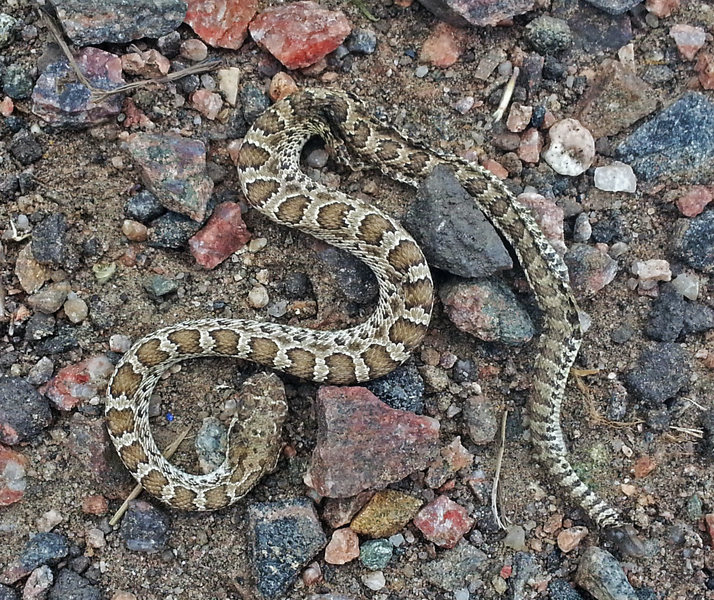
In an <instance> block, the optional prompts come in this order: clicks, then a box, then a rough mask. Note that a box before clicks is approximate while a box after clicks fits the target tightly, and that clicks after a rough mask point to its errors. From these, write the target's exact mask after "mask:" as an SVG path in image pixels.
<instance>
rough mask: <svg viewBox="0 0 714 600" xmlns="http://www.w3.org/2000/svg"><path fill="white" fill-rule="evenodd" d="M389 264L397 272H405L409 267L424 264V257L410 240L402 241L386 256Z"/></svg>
mask: <svg viewBox="0 0 714 600" xmlns="http://www.w3.org/2000/svg"><path fill="white" fill-rule="evenodd" d="M387 260H388V261H389V264H390V265H392V266H393V267H394V268H395V269H397V270H398V271H406V270H407V269H409V267H411V266H414V265H418V264H420V263H422V262H424V255H423V254H422V253H421V250H419V247H418V246H417V245H416V244H415V243H414V242H412V241H411V240H402V241H401V242H399V244H397V245H396V246H395V247H394V248H392V249H391V250H390V251H389V254H388V255H387Z"/></svg>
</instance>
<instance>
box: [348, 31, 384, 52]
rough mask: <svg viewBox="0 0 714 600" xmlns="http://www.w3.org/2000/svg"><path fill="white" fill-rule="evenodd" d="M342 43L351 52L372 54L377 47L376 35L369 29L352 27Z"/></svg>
mask: <svg viewBox="0 0 714 600" xmlns="http://www.w3.org/2000/svg"><path fill="white" fill-rule="evenodd" d="M344 44H345V47H346V48H347V49H348V50H349V51H350V52H352V53H353V54H372V53H373V52H374V51H375V50H376V49H377V35H376V34H375V33H374V31H372V30H371V29H362V28H357V29H353V30H352V33H350V35H349V36H347V39H346V40H345V41H344Z"/></svg>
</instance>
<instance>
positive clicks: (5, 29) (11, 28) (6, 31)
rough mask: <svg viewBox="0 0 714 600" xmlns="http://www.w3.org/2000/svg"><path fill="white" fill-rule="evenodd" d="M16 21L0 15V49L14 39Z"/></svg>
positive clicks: (3, 14) (7, 15)
mask: <svg viewBox="0 0 714 600" xmlns="http://www.w3.org/2000/svg"><path fill="white" fill-rule="evenodd" d="M16 29H17V19H16V18H15V17H13V16H12V15H9V14H7V13H0V48H5V47H7V46H9V45H10V43H11V42H12V40H13V39H14V38H15V31H16Z"/></svg>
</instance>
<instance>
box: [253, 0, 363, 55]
mask: <svg viewBox="0 0 714 600" xmlns="http://www.w3.org/2000/svg"><path fill="white" fill-rule="evenodd" d="M249 29H250V35H251V36H252V38H253V40H254V41H255V42H256V44H258V45H259V46H261V47H262V48H264V49H265V50H267V51H268V52H270V54H272V55H273V56H274V57H275V58H277V59H278V60H279V61H280V62H281V63H283V65H285V66H286V67H287V68H288V69H299V68H303V67H309V66H310V65H313V64H315V63H316V62H318V61H319V60H320V59H321V58H323V57H324V56H326V55H327V54H329V53H330V52H332V51H333V50H335V49H336V48H337V47H338V46H339V45H340V44H341V43H342V42H343V41H344V39H345V38H346V37H347V36H348V35H349V33H350V31H351V30H352V26H351V25H350V22H349V21H348V20H347V17H346V16H345V15H344V13H343V12H342V11H336V10H328V9H326V8H323V7H321V6H320V5H319V4H317V3H316V2H312V1H310V0H299V1H298V2H291V3H290V4H285V5H277V6H271V7H268V8H266V9H265V10H263V11H262V12H261V13H260V14H258V16H257V17H255V18H254V19H253V20H252V21H251V23H250V26H249Z"/></svg>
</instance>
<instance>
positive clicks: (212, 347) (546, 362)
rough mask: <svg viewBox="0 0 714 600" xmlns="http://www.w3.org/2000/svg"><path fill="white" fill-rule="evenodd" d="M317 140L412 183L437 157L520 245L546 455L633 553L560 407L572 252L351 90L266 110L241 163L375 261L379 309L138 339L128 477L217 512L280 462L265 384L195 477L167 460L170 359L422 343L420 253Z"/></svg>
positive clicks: (357, 351) (538, 432) (271, 199)
mask: <svg viewBox="0 0 714 600" xmlns="http://www.w3.org/2000/svg"><path fill="white" fill-rule="evenodd" d="M314 136H319V137H321V138H322V139H323V140H324V141H325V143H326V144H327V145H328V146H329V147H330V148H331V150H332V152H333V154H334V156H335V158H336V159H337V160H338V161H339V162H343V163H345V164H347V165H349V166H350V167H352V168H355V167H365V166H367V167H371V168H376V169H379V170H380V171H381V172H382V173H384V174H385V175H387V176H389V177H391V178H392V179H394V180H397V181H400V182H403V183H406V184H409V185H412V186H416V185H417V183H418V182H419V181H420V180H421V179H423V178H424V177H425V176H426V175H427V174H428V173H429V172H430V171H431V170H432V169H433V168H434V167H435V166H436V165H440V164H442V165H446V166H448V167H449V168H451V169H452V170H453V172H454V173H455V175H456V177H457V178H458V180H459V181H460V183H461V185H462V186H463V187H464V188H465V189H466V191H467V192H468V193H469V194H470V195H471V196H472V197H473V199H474V202H475V203H476V205H477V206H478V208H479V209H481V211H482V212H483V213H484V214H485V215H486V217H487V218H488V219H489V220H490V221H491V222H492V223H493V225H494V226H495V227H496V228H497V229H498V231H499V232H500V233H501V235H502V236H503V237H504V238H505V239H506V240H507V242H508V243H509V244H510V245H511V246H512V247H513V250H514V251H515V253H516V255H517V257H518V259H519V262H520V264H521V266H522V268H523V271H524V272H525V275H526V278H527V279H528V282H529V283H530V286H531V288H532V290H533V293H534V295H535V298H536V300H537V303H538V306H539V307H540V309H541V311H542V331H541V335H540V341H539V344H538V352H537V358H536V359H535V365H534V368H533V390H532V394H531V398H530V405H529V410H530V431H531V437H532V441H533V444H534V446H535V449H536V451H537V455H538V458H539V460H540V462H541V464H542V465H543V466H544V467H545V469H547V471H548V472H549V474H550V475H551V477H552V479H553V481H554V482H556V483H557V484H558V485H559V486H560V487H561V489H562V490H564V491H565V492H566V493H567V494H568V495H569V496H570V498H571V499H572V500H573V501H574V503H575V504H577V505H579V506H580V507H582V509H584V510H585V512H586V513H587V514H588V515H589V516H590V517H591V518H592V520H593V521H595V523H596V524H597V525H598V526H599V527H600V528H602V529H603V530H605V531H606V532H608V533H609V534H610V537H611V538H612V539H614V540H615V541H616V542H618V543H620V545H621V546H622V547H624V548H625V551H627V549H628V548H629V550H630V551H631V552H630V553H637V552H636V551H637V550H638V544H639V540H638V539H637V537H636V536H635V534H634V529H633V528H632V527H631V526H630V525H627V524H625V523H623V522H622V520H621V519H620V517H619V516H618V514H617V513H616V512H615V511H614V510H613V509H612V508H610V507H609V506H608V505H607V504H606V503H605V502H604V501H603V500H601V499H600V498H599V497H598V496H597V495H596V494H595V493H594V492H593V491H591V490H590V489H589V488H588V487H587V486H586V485H585V484H584V483H583V482H582V481H581V479H580V478H579V477H578V475H577V474H576V473H575V472H574V470H573V468H572V467H571V465H570V463H569V462H568V459H567V456H566V455H567V448H566V444H565V441H564V439H563V433H562V430H561V428H560V411H561V404H562V402H563V398H564V392H565V386H566V383H567V379H568V374H569V370H570V368H571V366H572V365H573V362H574V360H575V357H576V355H577V352H578V349H579V347H580V343H581V339H582V333H581V327H580V322H579V318H578V306H577V304H576V301H575V299H574V297H573V294H572V292H571V289H570V286H569V283H568V272H567V268H566V266H565V264H564V262H563V260H562V259H561V257H560V256H559V255H558V254H557V253H556V252H555V250H553V248H552V246H551V245H550V243H549V242H548V241H547V240H546V238H545V236H544V235H543V233H542V232H541V230H540V229H539V227H538V226H537V224H536V223H535V221H534V220H533V217H532V216H531V214H530V212H529V211H528V209H526V208H525V207H524V206H522V205H521V204H520V203H519V202H518V201H517V200H516V199H515V198H514V197H513V195H512V194H511V193H510V192H509V191H508V189H507V188H506V187H505V186H504V185H503V183H501V181H499V180H498V179H497V178H496V177H494V176H493V175H492V174H491V173H490V172H488V171H487V170H485V169H483V168H482V167H480V166H478V165H474V164H471V163H470V162H467V161H466V160H463V159H461V158H458V157H455V156H444V155H442V154H441V153H436V152H434V151H432V150H429V149H428V148H425V147H423V146H421V145H419V144H417V143H414V142H412V141H410V140H409V139H407V138H406V137H405V136H403V135H402V134H400V133H399V132H397V131H396V130H394V129H392V128H391V127H388V126H385V125H383V124H381V123H379V122H377V121H375V120H374V119H372V118H371V117H369V116H368V115H367V114H366V113H365V111H364V110H363V108H362V105H361V103H360V101H359V100H357V99H356V98H355V97H353V96H352V95H350V94H347V93H343V92H334V91H327V90H317V89H306V90H302V91H299V92H297V93H295V94H293V95H291V96H289V97H288V98H286V99H283V100H281V101H279V102H277V103H276V104H274V105H273V106H272V107H271V108H269V109H268V110H266V111H265V112H264V113H263V114H262V115H261V116H260V117H259V118H258V119H257V120H256V121H255V122H254V124H253V125H252V127H251V128H250V130H249V131H248V133H247V135H246V137H245V140H244V142H243V145H242V147H241V150H240V155H239V158H238V172H239V176H240V181H241V186H242V189H243V192H244V194H245V197H246V198H247V200H248V203H249V204H250V205H251V206H252V207H254V208H255V209H257V210H258V211H260V212H261V213H262V214H263V215H265V216H267V217H268V218H270V219H272V220H273V221H275V222H277V223H280V224H282V225H286V226H288V227H294V228H296V229H299V230H300V231H303V232H306V233H308V234H310V235H312V236H314V237H316V238H319V239H321V240H324V241H325V242H327V243H328V244H332V245H334V246H337V247H339V248H342V249H344V250H346V251H348V252H350V253H351V254H353V255H354V256H357V257H358V258H360V259H361V260H362V261H364V262H365V263H366V264H367V265H368V266H369V267H370V268H371V270H372V271H373V272H374V274H375V276H376V278H377V281H378V285H379V299H378V301H377V306H376V309H375V311H374V313H373V314H372V315H371V316H370V317H369V318H368V319H367V320H366V321H365V322H363V323H362V324H360V325H357V326H354V327H351V328H349V329H344V330H339V331H319V330H312V329H306V328H300V327H293V326H288V325H283V324H275V323H270V322H260V321H253V320H243V319H235V320H234V319H220V318H217V319H205V320H199V321H190V322H185V323H180V324H178V325H174V326H171V327H167V328H165V329H161V330H159V331H156V332H154V333H152V334H150V335H148V336H147V337H145V338H143V339H141V340H139V341H138V342H136V343H135V344H134V346H133V347H132V348H131V349H130V350H129V351H128V352H127V353H126V354H125V355H124V356H123V358H122V360H121V361H120V362H119V364H118V365H117V368H116V371H115V372H114V374H113V376H112V378H111V380H110V382H109V386H108V394H107V401H106V422H107V428H108V430H109V434H110V436H111V439H112V441H113V442H114V445H115V446H116V449H117V451H118V453H119V456H120V457H121V459H122V461H123V462H124V464H125V465H126V467H127V468H128V469H129V471H131V473H132V475H133V476H134V477H135V478H136V479H137V481H139V482H140V483H141V484H142V485H143V487H144V488H145V489H146V490H148V491H149V492H150V493H151V494H153V495H155V496H157V497H158V498H160V499H161V500H162V501H163V502H165V503H167V504H169V505H171V506H174V507H176V508H180V509H186V510H214V509H218V508H221V507H224V506H227V505H229V504H231V503H232V502H234V501H236V500H237V499H238V498H240V497H242V496H243V495H245V494H246V493H247V492H248V491H249V490H250V489H251V488H252V487H253V486H254V485H255V483H256V482H257V481H258V480H259V479H260V478H261V477H262V476H263V475H264V474H265V473H266V472H268V471H270V470H271V469H272V468H274V466H275V463H276V460H277V455H278V451H279V448H280V441H279V438H280V424H281V421H282V418H283V417H284V415H285V408H284V403H282V404H280V405H278V401H275V400H270V399H269V398H266V397H264V395H261V393H260V390H258V391H257V392H256V393H255V394H248V398H247V399H246V401H245V402H244V406H243V408H242V412H241V414H239V415H237V416H236V417H235V418H234V419H233V421H232V423H231V425H230V428H229V439H230V442H231V443H230V444H229V447H228V450H227V452H226V459H225V461H224V462H223V464H222V465H221V466H220V467H219V468H217V469H216V470H215V471H213V472H211V473H208V474H205V475H196V474H190V473H187V472H185V471H182V470H180V469H178V468H177V467H175V466H173V465H172V464H171V463H169V462H168V461H167V460H166V459H165V458H164V457H163V456H162V454H161V452H160V451H159V450H158V448H157V446H156V443H155V442H154V438H153V436H152V434H151V431H150V428H149V398H150V396H151V394H152V391H153V389H154V387H155V385H156V383H157V381H158V379H159V377H160V376H161V374H162V373H164V372H165V371H166V370H167V369H168V368H169V367H170V366H172V365H173V364H175V363H178V362H180V361H183V360H186V359H190V358H196V357H208V356H222V357H234V358H241V359H247V360H250V361H254V362H256V363H259V364H261V365H264V366H266V367H269V368H271V369H274V370H276V371H280V372H283V373H289V374H291V375H295V376H297V377H300V378H304V379H308V380H311V381H315V382H319V383H325V384H337V385H344V384H353V383H357V382H363V381H367V380H370V379H374V378H376V377H381V376H383V375H386V374H387V373H389V372H390V371H392V370H393V369H394V368H396V367H397V366H398V365H399V364H401V363H402V362H403V361H405V360H406V359H407V357H408V356H409V354H410V352H411V351H412V350H413V349H414V348H415V347H416V346H417V345H418V344H419V343H420V341H421V340H422V338H423V336H424V334H425V332H426V330H427V326H428V324H429V319H430V316H431V310H432V303H433V291H434V289H433V283H432V279H431V275H430V272H429V267H428V266H427V263H426V260H425V258H424V255H423V254H422V252H421V250H420V249H419V247H418V246H417V244H416V243H415V242H414V240H413V239H412V238H411V236H410V235H409V234H408V233H407V232H406V231H405V230H404V229H403V228H402V227H401V226H400V225H399V224H398V223H397V222H396V221H395V220H394V219H393V218H391V217H390V216H388V215H386V214H383V213H382V212H381V211H379V210H377V209H376V208H374V207H373V206H371V205H369V204H367V203H365V202H363V201H362V200H359V199H356V198H350V197H348V196H346V195H345V194H343V193H342V192H340V191H336V190H332V189H328V188H326V187H324V186H322V185H321V184H319V183H318V182H316V181H314V180H312V179H311V178H309V177H308V176H307V175H305V174H304V173H303V172H302V171H301V169H300V153H301V151H302V148H303V146H304V145H305V143H306V142H307V141H308V140H309V139H310V138H312V137H314ZM266 402H267V403H271V402H272V405H268V406H266V404H265V403H266Z"/></svg>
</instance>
